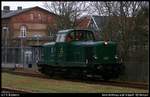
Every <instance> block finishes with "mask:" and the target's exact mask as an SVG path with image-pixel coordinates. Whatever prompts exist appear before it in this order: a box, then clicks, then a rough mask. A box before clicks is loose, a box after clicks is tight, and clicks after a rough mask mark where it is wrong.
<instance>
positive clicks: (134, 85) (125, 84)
mask: <svg viewBox="0 0 150 97" xmlns="http://www.w3.org/2000/svg"><path fill="white" fill-rule="evenodd" d="M2 71H3V72H7V73H11V74H15V75H22V76H30V77H39V78H46V79H49V78H50V77H48V76H45V75H43V74H41V73H39V72H34V71H33V72H26V71H25V70H24V71H21V70H20V71H17V70H16V71H13V70H2ZM53 79H56V80H69V81H72V82H84V83H89V84H101V85H111V86H119V87H127V88H137V89H145V90H147V89H148V88H149V84H147V83H137V82H123V81H122V82H121V81H104V80H99V79H94V78H85V79H75V78H73V79H72V78H71V79H65V78H62V77H53Z"/></svg>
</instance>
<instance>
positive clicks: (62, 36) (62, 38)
mask: <svg viewBox="0 0 150 97" xmlns="http://www.w3.org/2000/svg"><path fill="white" fill-rule="evenodd" d="M65 37H66V34H57V38H56V42H65Z"/></svg>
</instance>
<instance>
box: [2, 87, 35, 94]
mask: <svg viewBox="0 0 150 97" xmlns="http://www.w3.org/2000/svg"><path fill="white" fill-rule="evenodd" d="M1 93H33V92H32V91H27V90H22V89H15V88H10V87H2V88H1Z"/></svg>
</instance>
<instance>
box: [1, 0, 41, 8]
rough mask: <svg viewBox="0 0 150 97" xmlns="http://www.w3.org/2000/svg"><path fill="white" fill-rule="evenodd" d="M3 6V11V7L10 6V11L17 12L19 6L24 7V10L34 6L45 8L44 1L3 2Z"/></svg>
mask: <svg viewBox="0 0 150 97" xmlns="http://www.w3.org/2000/svg"><path fill="white" fill-rule="evenodd" d="M1 5H2V6H1V10H3V6H10V10H17V7H18V6H22V8H29V7H34V6H39V7H42V8H43V1H42V2H41V1H22V2H21V1H20V2H18V1H13V2H12V1H1Z"/></svg>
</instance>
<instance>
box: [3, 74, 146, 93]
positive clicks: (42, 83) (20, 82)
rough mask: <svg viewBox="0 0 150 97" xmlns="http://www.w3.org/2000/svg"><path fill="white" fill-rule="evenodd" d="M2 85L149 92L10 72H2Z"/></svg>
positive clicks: (52, 90)
mask: <svg viewBox="0 0 150 97" xmlns="http://www.w3.org/2000/svg"><path fill="white" fill-rule="evenodd" d="M2 87H13V88H17V89H24V90H30V91H33V92H38V93H148V90H141V89H132V88H123V87H114V86H107V85H96V84H87V83H81V82H71V81H64V80H55V79H41V78H35V77H34V78H33V77H25V76H19V75H13V74H8V73H2Z"/></svg>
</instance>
